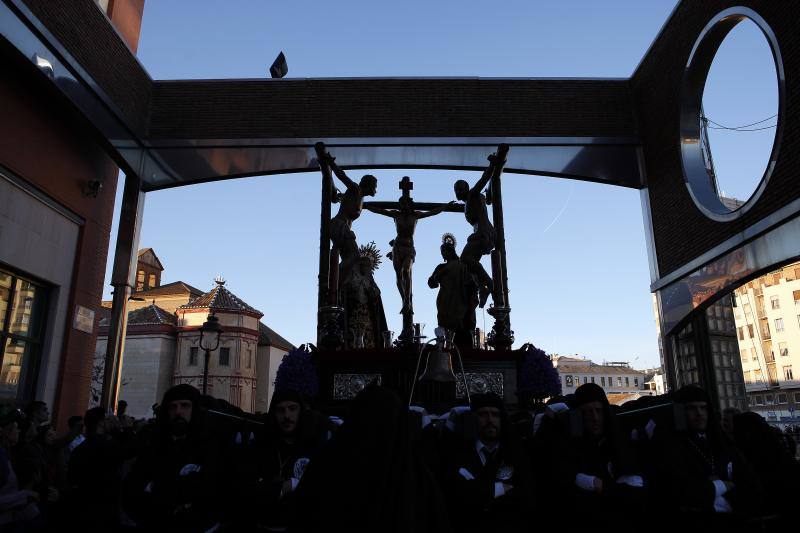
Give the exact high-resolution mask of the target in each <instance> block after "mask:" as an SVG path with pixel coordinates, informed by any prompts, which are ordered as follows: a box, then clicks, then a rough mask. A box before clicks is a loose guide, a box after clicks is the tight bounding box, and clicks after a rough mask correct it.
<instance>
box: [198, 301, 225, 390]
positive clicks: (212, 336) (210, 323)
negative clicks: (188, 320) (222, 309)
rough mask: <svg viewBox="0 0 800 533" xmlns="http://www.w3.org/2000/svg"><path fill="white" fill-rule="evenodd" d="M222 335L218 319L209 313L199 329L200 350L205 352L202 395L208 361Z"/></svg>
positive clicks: (205, 384)
mask: <svg viewBox="0 0 800 533" xmlns="http://www.w3.org/2000/svg"><path fill="white" fill-rule="evenodd" d="M221 333H222V327H221V326H220V325H219V318H217V317H216V315H214V313H211V314H210V315H208V318H207V319H206V321H205V322H204V323H203V325H202V326H201V327H200V348H202V349H203V351H204V352H205V363H204V364H203V395H205V394H206V390H207V388H208V359H209V358H210V357H211V352H213V351H214V350H216V349H217V348H218V347H219V336H220V334H221Z"/></svg>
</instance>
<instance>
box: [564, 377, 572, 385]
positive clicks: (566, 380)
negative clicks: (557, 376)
mask: <svg viewBox="0 0 800 533" xmlns="http://www.w3.org/2000/svg"><path fill="white" fill-rule="evenodd" d="M564 383H566V385H567V387H572V386H574V383H573V381H572V376H566V377H565V378H564Z"/></svg>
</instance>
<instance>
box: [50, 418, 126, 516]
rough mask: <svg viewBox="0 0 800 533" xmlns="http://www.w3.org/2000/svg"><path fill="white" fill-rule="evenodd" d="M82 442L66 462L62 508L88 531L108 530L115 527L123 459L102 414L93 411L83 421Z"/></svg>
mask: <svg viewBox="0 0 800 533" xmlns="http://www.w3.org/2000/svg"><path fill="white" fill-rule="evenodd" d="M83 420H84V426H85V428H86V440H84V441H83V443H81V444H80V446H78V447H77V448H75V451H73V452H72V455H71V456H70V459H69V467H68V474H67V475H68V484H69V486H70V488H71V489H72V490H71V491H68V493H67V495H66V498H65V504H66V507H68V508H69V509H71V510H72V511H73V512H74V513H75V516H79V517H81V519H82V520H83V519H85V520H86V524H85V525H86V527H87V529H88V530H89V531H104V530H111V529H113V528H115V527H117V525H118V524H119V489H120V477H121V467H122V462H123V459H124V455H123V450H122V447H121V446H120V445H119V443H118V442H116V441H115V440H114V439H113V438H112V437H111V435H110V434H109V431H108V427H107V426H108V424H107V419H106V413H105V410H104V409H103V408H102V407H94V408H92V409H89V410H88V411H86V414H85V415H84V417H83Z"/></svg>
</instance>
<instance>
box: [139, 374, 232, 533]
mask: <svg viewBox="0 0 800 533" xmlns="http://www.w3.org/2000/svg"><path fill="white" fill-rule="evenodd" d="M176 400H190V401H191V402H192V416H191V420H190V421H189V422H188V423H186V422H185V421H184V420H183V419H180V420H174V421H170V420H169V417H168V413H167V409H168V407H169V404H170V403H171V402H173V401H176ZM199 400H200V392H199V391H198V390H197V389H195V388H194V387H192V386H191V385H186V384H181V385H176V386H174V387H172V388H171V389H169V390H168V391H167V392H166V393H165V394H164V399H163V401H162V402H161V409H160V410H159V413H158V415H157V417H156V428H155V430H154V434H153V436H152V441H151V442H150V443H148V444H147V445H145V446H144V447H143V449H142V451H141V454H140V456H139V458H138V459H137V461H136V463H135V464H134V466H133V468H132V470H131V473H130V474H129V476H128V478H127V480H126V483H125V492H124V498H125V500H124V508H125V511H126V512H127V514H128V515H129V516H130V517H131V518H132V519H133V520H134V521H135V522H136V523H137V524H138V525H139V526H140V527H142V528H144V529H145V530H153V531H155V530H161V531H207V530H209V529H211V528H213V527H214V526H215V525H216V524H218V523H220V521H221V519H222V512H223V509H222V505H221V504H220V502H221V501H223V497H224V491H225V490H226V487H225V486H224V484H223V483H222V482H221V480H222V472H221V470H222V469H221V466H222V465H221V461H222V459H223V457H222V456H223V454H222V453H221V446H220V443H219V442H218V441H217V439H215V438H214V437H213V435H212V434H211V432H210V431H209V428H208V426H207V423H206V422H207V421H206V417H205V412H204V411H203V409H202V408H201V406H200V403H199Z"/></svg>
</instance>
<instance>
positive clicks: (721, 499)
mask: <svg viewBox="0 0 800 533" xmlns="http://www.w3.org/2000/svg"><path fill="white" fill-rule="evenodd" d="M714 511H715V512H717V513H732V512H733V508H732V507H731V504H730V503H728V500H726V499H725V496H717V497H716V498H714Z"/></svg>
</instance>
